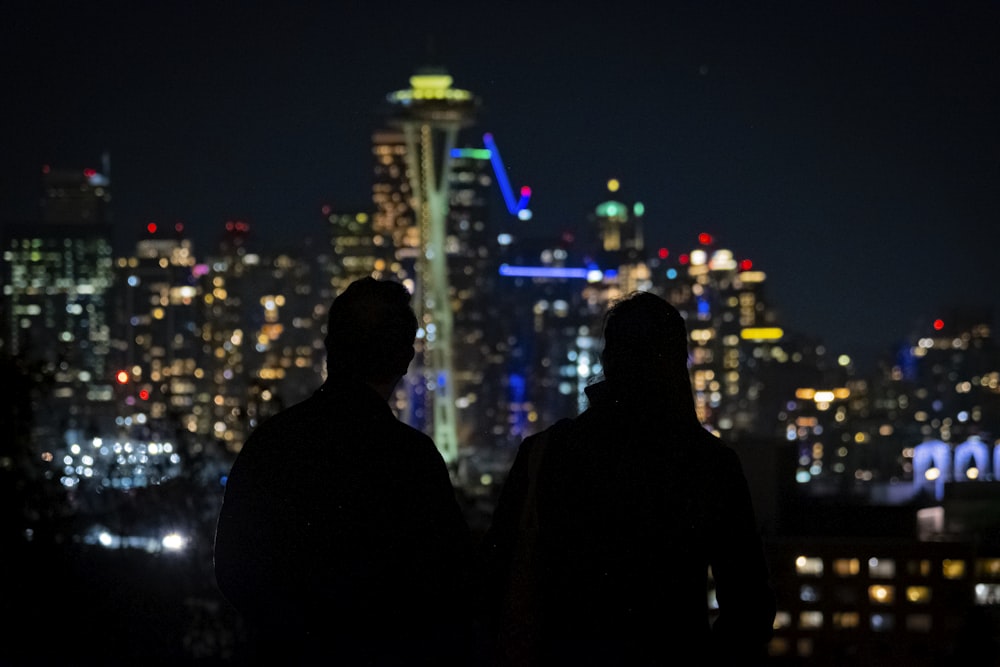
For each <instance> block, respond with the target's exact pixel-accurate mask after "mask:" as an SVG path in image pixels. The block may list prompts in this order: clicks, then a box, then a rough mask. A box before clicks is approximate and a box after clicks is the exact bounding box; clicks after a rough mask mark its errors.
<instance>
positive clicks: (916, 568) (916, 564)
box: [906, 559, 931, 577]
mask: <svg viewBox="0 0 1000 667" xmlns="http://www.w3.org/2000/svg"><path fill="white" fill-rule="evenodd" d="M906 571H907V572H909V573H910V574H911V575H914V576H918V575H919V576H921V577H929V576H931V562H930V561H929V560H927V559H924V560H911V561H909V562H908V563H907V564H906Z"/></svg>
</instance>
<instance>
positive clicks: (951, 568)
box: [941, 558, 965, 579]
mask: <svg viewBox="0 0 1000 667" xmlns="http://www.w3.org/2000/svg"><path fill="white" fill-rule="evenodd" d="M941 574H942V575H944V578H945V579H961V578H962V577H964V576H965V561H964V560H952V559H950V558H946V559H944V560H943V561H941Z"/></svg>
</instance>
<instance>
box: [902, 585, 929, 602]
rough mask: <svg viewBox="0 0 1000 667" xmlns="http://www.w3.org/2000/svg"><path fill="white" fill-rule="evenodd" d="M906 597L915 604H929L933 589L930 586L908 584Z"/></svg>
mask: <svg viewBox="0 0 1000 667" xmlns="http://www.w3.org/2000/svg"><path fill="white" fill-rule="evenodd" d="M906 599H907V600H909V601H910V602H913V603H915V604H927V603H928V602H930V601H931V589H930V587H928V586H907V587H906Z"/></svg>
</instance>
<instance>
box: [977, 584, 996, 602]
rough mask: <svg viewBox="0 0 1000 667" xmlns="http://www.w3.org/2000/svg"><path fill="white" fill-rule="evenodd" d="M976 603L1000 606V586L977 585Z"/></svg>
mask: <svg viewBox="0 0 1000 667" xmlns="http://www.w3.org/2000/svg"><path fill="white" fill-rule="evenodd" d="M975 591H976V592H975V601H976V604H979V605H1000V584H976V588H975Z"/></svg>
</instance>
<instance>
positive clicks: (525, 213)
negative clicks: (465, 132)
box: [451, 132, 531, 220]
mask: <svg viewBox="0 0 1000 667" xmlns="http://www.w3.org/2000/svg"><path fill="white" fill-rule="evenodd" d="M483 144H484V145H485V146H486V148H453V149H451V157H464V158H471V159H473V160H489V161H490V164H491V165H492V166H493V173H494V174H496V177H497V185H499V186H500V193H501V194H502V195H503V201H504V204H505V205H506V206H507V212H508V213H510V214H511V215H516V216H517V217H519V218H521V219H522V220H526V219H528V218H530V217H531V211H529V210H528V200H529V199H531V188H529V187H528V186H527V185H524V186H522V187H521V193H520V194H521V196H520V198H519V199H515V198H514V191H513V189H512V188H511V187H510V180H509V179H508V178H507V168H506V167H505V166H504V164H503V160H502V159H501V158H500V149H498V148H497V144H496V142H495V141H493V135H492V134H490V133H489V132H487V133H486V134H484V135H483Z"/></svg>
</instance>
